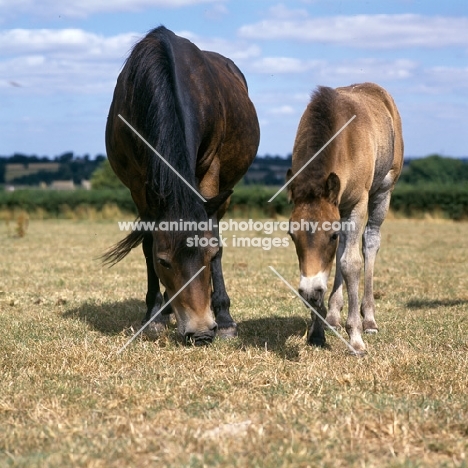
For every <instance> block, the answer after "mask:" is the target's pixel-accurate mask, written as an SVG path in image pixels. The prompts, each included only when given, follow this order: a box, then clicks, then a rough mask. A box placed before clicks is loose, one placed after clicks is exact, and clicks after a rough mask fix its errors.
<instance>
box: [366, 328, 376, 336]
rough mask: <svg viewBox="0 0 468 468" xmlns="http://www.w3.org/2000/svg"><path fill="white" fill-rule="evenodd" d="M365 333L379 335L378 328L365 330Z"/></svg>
mask: <svg viewBox="0 0 468 468" xmlns="http://www.w3.org/2000/svg"><path fill="white" fill-rule="evenodd" d="M364 333H367V334H368V335H375V334H376V333H379V329H378V328H366V329H365V330H364Z"/></svg>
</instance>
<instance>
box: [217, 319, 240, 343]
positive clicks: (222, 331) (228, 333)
mask: <svg viewBox="0 0 468 468" xmlns="http://www.w3.org/2000/svg"><path fill="white" fill-rule="evenodd" d="M216 334H217V335H218V337H219V338H221V339H222V340H229V339H230V338H236V337H237V324H236V323H232V325H229V326H228V327H218V330H217V332H216Z"/></svg>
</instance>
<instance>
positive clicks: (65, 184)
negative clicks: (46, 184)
mask: <svg viewBox="0 0 468 468" xmlns="http://www.w3.org/2000/svg"><path fill="white" fill-rule="evenodd" d="M50 188H51V190H75V184H74V183H73V180H54V181H53V182H52V183H51V184H50Z"/></svg>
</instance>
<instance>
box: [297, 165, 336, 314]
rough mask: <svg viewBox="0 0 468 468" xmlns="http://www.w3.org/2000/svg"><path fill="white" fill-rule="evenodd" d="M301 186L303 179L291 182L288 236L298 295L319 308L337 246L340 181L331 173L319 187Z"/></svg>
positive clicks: (304, 181) (305, 181)
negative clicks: (295, 264)
mask: <svg viewBox="0 0 468 468" xmlns="http://www.w3.org/2000/svg"><path fill="white" fill-rule="evenodd" d="M304 183H306V184H307V183H308V181H307V180H304V179H303V178H301V180H300V181H293V183H292V189H291V192H290V196H291V198H292V201H293V202H294V208H293V211H292V214H291V219H290V235H291V238H292V240H293V242H294V245H295V247H296V253H297V256H298V259H299V268H300V273H301V279H300V283H299V293H300V294H301V296H302V297H303V298H304V299H305V300H307V301H308V302H309V303H310V304H311V305H314V306H321V305H322V303H323V300H324V296H325V292H326V290H327V280H328V276H329V274H330V271H331V268H332V266H333V260H334V258H335V254H336V249H337V246H338V236H339V227H340V212H339V210H338V196H339V192H340V180H339V178H338V176H337V175H336V174H335V173H333V172H332V173H331V174H330V175H329V176H328V177H327V178H326V179H325V181H324V182H320V186H315V187H308V186H304ZM310 189H312V190H310Z"/></svg>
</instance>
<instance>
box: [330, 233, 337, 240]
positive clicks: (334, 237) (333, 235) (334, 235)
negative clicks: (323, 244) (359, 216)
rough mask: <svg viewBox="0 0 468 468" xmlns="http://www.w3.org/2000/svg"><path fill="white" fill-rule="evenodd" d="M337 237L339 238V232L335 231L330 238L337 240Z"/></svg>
mask: <svg viewBox="0 0 468 468" xmlns="http://www.w3.org/2000/svg"><path fill="white" fill-rule="evenodd" d="M336 239H338V233H337V232H334V233H333V234H332V235H331V236H330V240H332V241H335V240H336Z"/></svg>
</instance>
